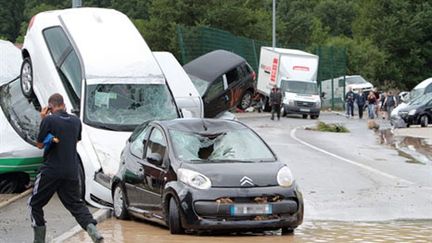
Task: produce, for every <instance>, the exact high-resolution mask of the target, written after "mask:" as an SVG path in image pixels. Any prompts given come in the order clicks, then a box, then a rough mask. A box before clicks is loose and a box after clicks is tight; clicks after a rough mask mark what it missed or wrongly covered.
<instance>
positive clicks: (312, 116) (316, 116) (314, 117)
mask: <svg viewBox="0 0 432 243" xmlns="http://www.w3.org/2000/svg"><path fill="white" fill-rule="evenodd" d="M318 117H319V116H318V115H311V116H310V118H311V119H312V120H315V119H317V118H318Z"/></svg>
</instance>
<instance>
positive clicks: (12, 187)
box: [0, 178, 19, 194]
mask: <svg viewBox="0 0 432 243" xmlns="http://www.w3.org/2000/svg"><path fill="white" fill-rule="evenodd" d="M18 184H19V182H18V180H15V179H13V178H3V179H1V181H0V194H9V193H14V192H16V191H17V189H18V187H19V185H18Z"/></svg>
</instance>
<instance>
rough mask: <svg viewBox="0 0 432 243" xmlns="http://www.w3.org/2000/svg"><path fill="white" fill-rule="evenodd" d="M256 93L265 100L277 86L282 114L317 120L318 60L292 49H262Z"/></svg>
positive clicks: (316, 57) (319, 100) (318, 105)
mask: <svg viewBox="0 0 432 243" xmlns="http://www.w3.org/2000/svg"><path fill="white" fill-rule="evenodd" d="M258 69H259V70H258V84H257V89H258V92H259V93H261V94H262V95H264V96H265V97H266V102H265V103H267V105H268V97H269V95H270V91H271V89H272V88H273V87H274V86H275V85H277V86H278V87H280V88H281V91H282V93H283V95H284V98H283V105H282V109H283V111H282V113H283V115H286V114H301V115H302V116H303V118H307V116H308V115H310V117H311V118H312V119H316V118H318V117H319V114H320V108H321V99H320V96H319V94H318V88H317V83H316V79H317V74H318V56H316V55H313V54H310V53H307V52H304V51H300V50H292V49H282V48H272V47H261V56H260V63H259V68H258Z"/></svg>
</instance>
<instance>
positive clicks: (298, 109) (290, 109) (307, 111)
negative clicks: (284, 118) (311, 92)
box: [283, 104, 320, 116]
mask: <svg viewBox="0 0 432 243" xmlns="http://www.w3.org/2000/svg"><path fill="white" fill-rule="evenodd" d="M283 108H284V112H285V113H286V114H302V115H317V116H319V114H320V108H315V107H302V106H293V105H288V104H284V105H283Z"/></svg>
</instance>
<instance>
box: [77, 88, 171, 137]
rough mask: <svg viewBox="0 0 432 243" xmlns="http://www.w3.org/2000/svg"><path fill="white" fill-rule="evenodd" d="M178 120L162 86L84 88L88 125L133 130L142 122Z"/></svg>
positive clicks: (167, 94)
mask: <svg viewBox="0 0 432 243" xmlns="http://www.w3.org/2000/svg"><path fill="white" fill-rule="evenodd" d="M177 117H178V114H177V108H176V106H175V104H174V101H173V99H172V96H171V94H170V93H169V91H168V88H167V86H166V85H165V84H136V83H132V84H112V83H103V84H94V85H88V86H87V90H86V107H85V115H84V122H85V123H87V124H89V125H91V126H95V127H99V128H103V129H108V130H117V131H132V130H133V129H135V127H136V126H138V125H139V124H141V123H143V122H145V121H149V120H167V119H174V118H177Z"/></svg>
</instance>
